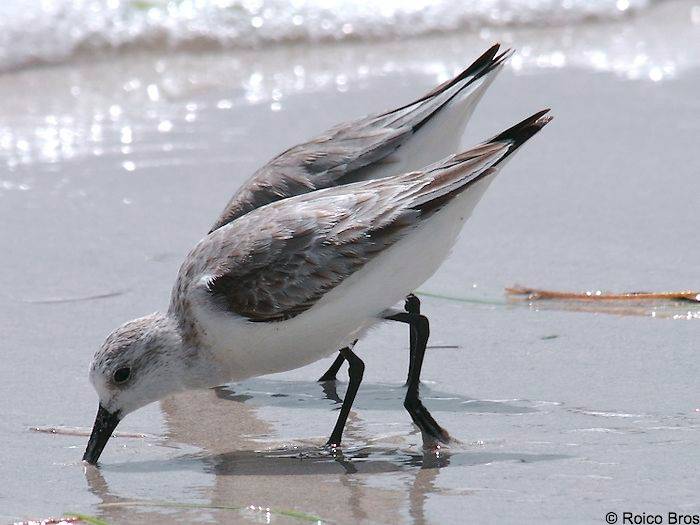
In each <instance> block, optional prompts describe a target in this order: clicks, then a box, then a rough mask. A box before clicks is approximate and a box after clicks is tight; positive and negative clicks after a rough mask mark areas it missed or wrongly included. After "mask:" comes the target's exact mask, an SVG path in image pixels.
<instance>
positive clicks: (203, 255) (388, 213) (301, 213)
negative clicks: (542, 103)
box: [176, 111, 549, 322]
mask: <svg viewBox="0 0 700 525" xmlns="http://www.w3.org/2000/svg"><path fill="white" fill-rule="evenodd" d="M545 113H546V111H544V112H540V113H537V114H535V115H533V116H532V117H530V118H528V119H526V120H524V121H523V122H521V123H520V124H518V125H516V126H514V127H512V128H510V129H509V130H507V131H505V132H503V133H501V134H499V135H498V136H496V137H494V138H493V139H491V140H490V141H488V142H486V143H484V144H482V145H480V146H477V147H476V148H473V149H471V150H469V151H466V152H464V153H461V154H459V155H453V156H451V157H448V158H447V159H444V160H443V161H441V162H439V163H436V164H434V165H432V166H429V167H428V168H426V169H425V170H422V171H419V172H412V173H408V174H404V175H398V176H393V177H387V178H384V179H380V180H374V181H365V182H358V183H354V184H349V185H344V186H339V187H335V188H330V189H326V190H320V191H317V192H313V193H309V194H305V195H301V196H297V197H293V198H289V199H285V200H282V201H279V202H275V203H273V204H270V205H268V206H264V207H262V208H259V209H256V210H254V211H252V212H250V213H248V214H246V215H244V216H243V217H240V218H239V219H237V220H235V221H234V222H232V223H230V224H228V225H226V226H225V227H222V228H220V229H218V230H216V231H214V232H213V233H211V234H210V235H208V236H207V237H206V238H205V239H204V240H203V241H202V242H201V243H200V244H199V245H198V246H197V247H196V248H195V250H194V251H193V252H192V253H191V254H190V256H189V257H188V261H194V260H200V261H201V260H204V261H207V263H206V267H204V268H201V269H198V270H197V273H198V274H200V275H202V277H201V279H199V280H198V281H197V284H196V286H201V287H204V288H205V291H206V294H208V297H209V298H210V300H211V301H212V302H213V303H214V304H215V305H216V307H217V308H219V309H223V310H225V311H228V312H230V313H232V314H235V315H238V316H241V317H244V318H246V319H249V320H250V321H259V322H269V321H281V320H285V319H290V318H292V317H295V316H297V315H299V314H301V313H303V312H304V311H306V310H308V309H309V308H311V307H312V306H313V305H314V304H315V303H316V302H317V301H318V300H319V299H320V298H321V297H323V295H324V294H326V293H327V292H328V291H329V290H332V289H333V288H335V287H336V286H337V285H338V284H340V283H341V282H343V280H345V279H346V278H347V277H349V276H350V275H352V274H353V273H355V272H356V271H357V270H358V269H360V268H362V267H363V266H364V265H365V264H366V263H367V262H368V261H370V260H372V258H374V257H375V256H376V255H377V254H379V253H381V252H382V251H383V250H385V249H387V248H388V247H390V246H391V245H393V244H394V243H395V242H397V241H398V240H399V239H401V238H402V237H403V236H404V235H406V234H408V233H409V232H410V231H411V230H412V229H413V228H414V227H416V226H417V225H418V224H420V222H421V221H424V220H426V219H427V218H428V217H429V216H430V215H432V214H433V213H434V212H436V211H437V210H439V209H440V208H441V207H442V206H444V205H445V204H446V203H447V202H449V201H450V200H451V199H452V198H453V197H454V196H456V195H457V194H459V193H461V192H462V191H464V190H466V189H467V188H468V187H469V186H470V185H471V184H473V183H474V182H476V181H477V180H479V179H480V178H482V177H484V176H486V175H487V174H490V173H493V172H494V171H495V170H496V169H497V166H498V165H499V163H500V162H502V161H503V160H504V159H505V158H506V157H508V156H509V155H510V154H511V153H512V152H513V151H515V150H516V149H517V148H518V147H519V146H520V145H522V144H523V143H524V142H525V141H526V140H527V139H528V138H530V137H531V136H532V135H534V134H535V133H536V132H537V131H539V130H540V129H541V128H542V127H543V126H544V125H545V124H546V123H547V122H548V121H549V117H547V116H545ZM188 261H186V262H185V264H184V265H183V269H181V276H182V275H184V274H188V275H187V276H186V277H185V278H183V279H179V280H178V281H179V282H180V284H182V283H184V282H188V281H190V282H191V275H192V273H193V272H194V271H195V270H194V269H193V268H192V267H191V264H190V263H188ZM188 264H190V266H188ZM176 286H177V285H176Z"/></svg>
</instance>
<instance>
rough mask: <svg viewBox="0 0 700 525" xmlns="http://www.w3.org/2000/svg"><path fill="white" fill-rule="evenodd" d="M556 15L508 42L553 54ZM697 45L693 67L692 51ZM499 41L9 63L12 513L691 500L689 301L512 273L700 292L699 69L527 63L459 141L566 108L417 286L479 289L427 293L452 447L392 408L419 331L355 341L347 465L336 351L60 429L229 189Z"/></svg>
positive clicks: (444, 511)
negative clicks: (656, 72) (358, 378)
mask: <svg viewBox="0 0 700 525" xmlns="http://www.w3.org/2000/svg"><path fill="white" fill-rule="evenodd" d="M677 5H678V6H680V7H679V8H681V7H682V8H683V9H686V12H687V13H689V12H690V11H689V10H688V9H689V8H690V7H691V6H692V5H693V4H692V3H680V4H677ZM642 22H643V24H647V25H648V26H650V27H652V28H653V27H654V21H653V20H646V21H642ZM643 24H642V25H643ZM683 27H685V30H687V31H688V32H690V33H691V34H696V33H697V26H693V25H692V24H691V25H688V26H683ZM618 29H619V28H618ZM618 29H616V27H615V26H611V27H608V31H611V32H612V34H611V35H609V39H610V41H613V40H615V39H616V38H618V37H619V35H617V33H615V31H617V30H618ZM657 29H658V28H657ZM595 30H596V31H602V29H600V28H599V27H598V28H597V29H595ZM659 30H660V29H659ZM565 31H566V30H565V29H562V30H557V31H554V30H551V31H548V32H543V33H540V34H539V36H538V35H536V34H535V33H533V32H527V33H523V34H520V33H515V34H510V36H509V38H510V39H511V41H512V42H513V44H514V45H516V46H518V47H519V48H520V49H521V50H522V48H523V45H525V47H529V48H530V53H532V54H534V56H545V55H546V50H547V49H551V47H548V46H551V45H552V42H561V39H562V38H563V36H562V35H563V33H564V32H565ZM693 31H695V33H692V32H693ZM623 33H624V32H623ZM616 35H617V36H616ZM693 42H700V39H697V40H694V41H693V40H690V39H689V40H688V47H687V50H686V53H687V56H698V51H700V49H698V44H694V43H693ZM519 44H521V45H519ZM691 45H692V46H694V47H691ZM400 47H402V48H403V49H399V48H400ZM485 47H486V44H485V43H484V42H481V41H477V40H475V39H473V38H468V37H465V38H464V40H463V41H461V42H460V41H459V39H455V38H453V37H446V38H445V39H443V40H441V39H439V38H435V39H426V40H422V41H408V42H407V43H405V44H404V45H403V46H398V44H391V43H389V44H382V45H378V44H377V45H372V46H364V47H363V45H360V44H353V45H349V46H347V47H344V46H338V47H336V48H334V49H333V50H332V51H326V52H324V51H317V50H316V51H309V50H304V48H293V49H288V50H286V51H284V52H282V51H270V52H269V53H267V54H266V53H262V54H257V55H256V54H251V55H244V54H243V55H240V54H234V55H216V54H211V55H206V56H204V57H200V58H198V57H196V56H194V55H189V56H179V57H172V56H162V57H152V56H149V55H143V56H135V57H129V58H128V59H123V60H115V61H113V62H111V63H109V64H104V63H100V62H91V63H84V64H77V65H72V66H63V67H60V68H51V69H49V68H47V69H41V70H34V71H25V72H22V73H16V74H13V75H5V76H3V77H0V92H2V94H3V97H5V100H7V101H8V102H9V103H8V104H7V105H6V107H4V108H3V109H2V110H1V111H0V114H1V115H2V117H3V119H2V120H3V133H4V134H3V135H2V137H5V138H4V139H3V138H2V137H0V154H1V155H2V162H3V164H2V165H3V168H2V169H1V171H0V223H1V224H3V228H2V229H0V239H1V241H2V243H3V245H4V246H5V252H4V258H3V265H2V272H1V273H0V305H1V306H0V311H1V312H2V320H3V327H4V337H3V356H4V360H5V364H4V366H3V367H2V368H0V381H1V382H2V384H3V385H4V389H3V393H4V396H3V397H4V401H3V402H2V404H1V406H2V413H3V417H2V418H0V442H2V444H3V446H2V450H1V451H0V464H1V465H2V472H3V474H2V483H1V484H0V521H13V520H18V519H27V518H32V517H33V518H40V517H46V516H48V515H58V514H62V513H65V512H70V511H74V512H83V513H87V514H92V515H97V516H100V517H102V518H104V519H106V520H107V521H109V522H114V523H119V522H125V521H127V520H128V521H129V522H133V523H154V522H169V521H171V520H173V519H177V520H180V521H200V522H213V521H227V522H234V523H237V522H241V523H248V522H250V521H253V522H260V521H263V522H268V521H269V522H274V523H299V522H304V521H308V520H310V519H313V518H310V516H317V517H320V518H322V519H323V520H328V521H332V522H337V523H356V522H363V523H388V522H401V523H454V522H457V521H460V520H461V519H462V518H463V517H464V516H468V517H469V519H470V520H472V521H475V522H479V523H489V522H519V523H542V522H555V523H560V522H595V523H601V522H602V520H603V517H604V515H605V513H607V512H609V511H616V512H622V511H634V512H640V513H641V512H647V513H648V512H652V511H653V512H667V511H676V512H685V513H698V512H700V501H699V500H698V495H697V466H698V463H699V461H700V453H699V452H698V450H700V449H699V448H698V445H700V439H699V437H698V424H699V419H700V399H699V398H698V388H697V377H698V366H697V363H698V360H697V344H696V343H695V339H694V336H695V335H696V334H697V328H698V326H699V325H697V324H696V323H697V321H696V320H694V319H691V320H681V319H673V316H674V315H676V316H678V317H683V316H684V315H683V314H686V313H690V314H695V313H697V307H694V306H693V305H684V304H679V305H672V306H667V307H666V308H672V309H673V311H672V313H673V315H670V316H663V317H664V318H663V319H658V318H654V317H652V316H651V310H648V311H647V310H645V309H642V310H639V309H638V310H635V311H634V312H632V313H633V315H608V314H605V313H596V312H590V311H576V310H573V311H572V308H573V305H562V306H563V307H562V308H558V307H557V308H535V307H530V306H528V305H527V304H513V303H509V302H508V301H507V300H506V298H505V296H504V294H503V289H504V288H505V287H506V286H511V285H513V284H515V283H520V284H523V285H525V286H536V287H542V288H550V289H564V290H585V289H600V288H602V289H607V290H613V291H629V290H642V289H648V290H658V291H664V290H671V289H686V288H697V287H698V284H697V283H698V272H697V261H698V258H699V256H700V251H699V249H698V243H697V224H696V221H695V220H694V218H695V215H696V210H697V208H698V204H700V201H698V195H700V179H699V178H698V177H697V166H698V163H699V161H700V158H699V157H698V152H697V137H698V136H700V120H698V117H699V116H700V105H698V98H697V86H698V84H699V83H700V68H698V65H697V63H693V62H688V61H686V62H684V64H686V65H685V66H684V67H683V68H675V69H674V70H673V71H674V74H673V75H669V76H667V77H664V78H662V79H656V80H654V79H652V78H650V77H649V76H648V75H644V76H641V77H639V79H638V80H631V79H630V76H633V75H627V74H626V73H625V72H626V71H627V70H624V71H614V70H610V69H602V70H601V69H595V68H593V69H591V68H588V67H586V65H585V64H578V66H579V67H576V66H575V65H571V64H570V63H565V64H563V65H561V66H560V67H554V68H552V67H549V68H544V67H540V68H537V67H534V66H533V67H530V68H525V69H518V68H517V67H511V68H510V69H507V70H505V71H504V72H503V73H502V75H501V76H500V78H499V79H498V80H497V81H496V82H495V83H494V85H493V86H492V88H491V89H490V91H489V93H488V94H487V95H486V97H485V98H484V100H483V102H482V103H481V105H480V107H479V108H478V110H477V112H476V114H475V116H474V119H473V122H472V125H471V126H470V127H469V130H468V132H467V136H466V137H465V141H464V142H465V144H471V143H474V142H476V141H477V140H479V139H482V138H484V137H487V136H490V135H492V134H494V133H495V132H496V131H498V130H500V129H503V128H504V127H506V126H508V125H510V124H512V123H513V122H515V121H517V120H518V119H519V118H521V117H523V116H525V115H527V114H529V113H532V112H534V111H536V110H538V109H540V108H542V107H552V108H553V113H554V115H555V121H554V122H552V123H551V124H550V125H549V126H548V127H547V128H546V129H545V130H544V131H543V132H542V133H541V134H540V135H539V136H538V137H536V138H535V139H534V140H533V141H532V143H531V144H528V146H527V147H526V148H524V149H523V151H522V152H521V153H519V155H518V157H517V158H516V159H514V161H513V162H512V163H510V164H509V165H508V167H507V168H506V169H505V170H504V172H503V173H502V174H501V175H500V176H499V179H498V180H497V181H495V182H494V183H493V184H492V185H491V187H490V189H489V191H488V193H487V194H486V196H485V197H484V199H483V201H482V203H481V204H480V206H479V207H478V208H477V210H476V212H475V215H474V216H473V218H472V220H471V221H470V222H469V223H468V224H467V226H466V228H465V232H464V235H463V237H462V239H461V240H460V242H459V244H458V246H457V247H456V249H455V252H454V254H453V256H452V257H451V258H450V260H449V261H448V262H446V263H445V265H444V266H443V268H442V269H441V270H440V272H439V273H438V274H436V275H435V276H434V277H433V278H432V279H431V280H430V281H429V282H428V283H426V284H425V286H424V287H423V290H424V291H425V292H428V293H430V294H436V295H440V296H449V297H454V298H457V299H466V301H460V300H448V299H444V298H440V297H432V296H428V295H426V296H424V297H423V309H424V311H425V312H426V313H427V314H428V315H429V317H430V318H431V322H432V339H431V344H432V345H434V346H436V347H437V348H432V349H431V350H430V351H429V353H428V355H427V357H426V363H425V367H424V374H423V378H424V380H425V385H424V388H423V395H424V399H425V402H426V405H427V406H428V407H430V408H432V410H433V413H434V415H435V417H436V419H438V420H439V421H440V422H441V423H443V424H444V426H445V427H446V428H447V429H448V430H449V431H450V432H451V434H452V435H453V436H454V437H456V438H457V439H459V440H460V441H461V443H460V444H458V445H455V446H453V447H450V448H449V449H443V450H441V451H440V452H439V454H435V453H429V454H423V453H422V451H421V448H420V436H419V435H417V434H416V432H415V429H414V427H413V426H412V424H411V422H410V419H409V417H408V415H407V414H406V413H405V411H404V410H403V408H402V402H401V400H402V396H403V389H402V386H401V384H402V382H403V380H404V378H405V373H406V366H407V348H406V347H407V339H408V335H407V331H406V330H405V327H402V326H390V325H387V326H383V327H381V328H380V329H378V330H376V331H374V332H373V333H371V334H370V336H369V337H368V338H367V339H366V340H365V341H362V342H361V343H360V344H359V345H358V352H360V353H361V355H362V357H363V359H365V362H366V364H367V371H366V374H365V383H364V384H363V385H362V387H361V389H360V392H359V394H358V398H357V401H356V405H355V410H354V411H353V413H352V414H351V418H350V420H349V423H348V427H347V432H346V446H345V449H344V451H343V454H342V456H338V457H329V456H325V455H322V454H319V453H318V445H320V444H322V443H323V442H324V439H325V438H326V437H327V434H328V432H329V431H330V429H331V428H332V425H333V423H334V420H335V417H336V414H337V412H336V411H335V409H337V406H338V405H337V399H338V398H342V395H343V392H344V388H345V383H344V382H341V383H339V385H338V392H333V391H332V390H329V389H327V388H326V389H325V390H324V388H323V386H322V385H319V384H318V383H316V382H314V379H315V378H317V377H318V376H319V375H320V374H321V372H322V371H323V369H324V368H325V367H326V366H327V365H328V364H329V363H328V362H320V363H316V364H314V365H312V366H309V367H306V368H303V369H300V370H296V371H292V372H289V373H286V374H279V375H275V376H269V377H265V378H259V379H255V380H250V381H246V382H244V383H241V384H236V385H227V386H225V387H223V388H220V389H217V390H211V391H204V392H193V393H188V394H184V395H181V396H177V397H174V398H172V399H168V400H166V401H164V402H163V403H162V404H161V405H160V406H157V405H152V406H150V407H147V408H146V409H144V410H141V411H139V412H137V413H135V414H133V415H130V416H129V418H127V419H126V420H125V421H124V423H123V424H122V425H121V426H120V430H121V431H122V432H124V433H126V434H137V435H141V434H142V435H144V437H131V436H128V435H127V436H123V437H115V438H114V439H113V440H112V442H110V444H109V445H108V446H107V449H106V450H105V453H104V455H103V463H102V465H101V467H100V468H99V469H97V468H93V467H89V468H85V467H83V465H82V464H81V463H80V461H79V459H80V457H81V455H82V451H83V449H84V446H85V443H86V437H85V436H82V435H73V434H71V430H73V431H74V430H75V427H77V428H78V429H79V430H80V429H83V430H85V431H87V430H88V428H87V427H89V425H90V424H91V423H92V420H93V417H94V411H95V409H96V399H95V395H94V392H93V390H92V388H91V386H90V385H89V383H88V380H87V373H86V371H87V366H88V363H89V360H90V357H91V355H92V353H93V352H94V350H95V349H96V348H97V346H98V345H99V344H100V343H101V341H102V339H103V337H104V336H105V335H106V334H107V333H108V332H109V331H110V330H111V329H112V328H114V327H115V326H116V325H117V324H119V323H120V322H122V321H123V320H125V319H128V318H131V317H134V316H137V315H142V314H144V313H147V312H149V311H153V310H156V309H158V308H164V307H165V305H167V298H168V294H169V291H170V286H171V284H172V281H173V279H174V276H175V273H176V271H177V267H178V265H179V263H180V261H181V259H182V257H183V255H184V254H185V253H186V252H187V251H188V249H189V248H190V247H191V246H192V245H193V244H194V243H195V242H196V241H197V240H198V239H199V238H200V237H201V235H202V234H203V232H205V231H206V230H207V228H208V227H209V225H210V223H211V222H212V221H213V220H214V218H215V217H216V215H217V214H218V212H219V210H220V209H221V207H222V206H223V205H224V204H225V202H226V201H227V200H228V198H229V196H230V194H231V193H232V192H233V190H234V189H235V187H236V186H237V185H238V184H239V183H240V182H241V181H242V180H244V178H245V177H246V176H247V175H248V174H249V173H251V171H252V170H253V169H255V167H257V166H258V165H260V164H261V163H262V162H264V161H265V160H266V159H268V158H269V157H270V156H272V155H273V154H275V153H277V152H278V151H280V150H282V149H284V148H285V147H287V146H289V145H290V144H294V143H296V142H298V141H300V140H303V139H305V138H308V137H310V136H313V135H314V134H316V133H317V132H319V131H321V130H323V129H324V128H326V127H328V126H330V125H332V124H335V123H336V122H338V121H341V120H343V119H347V118H352V117H355V116H357V115H360V114H363V113H366V112H368V111H373V110H380V109H384V108H387V107H390V106H393V105H397V104H399V103H402V102H405V101H406V100H409V99H410V98H411V97H415V96H417V95H419V94H421V93H422V92H423V91H425V90H427V89H428V88H430V87H431V86H432V85H433V84H434V83H435V82H437V81H438V80H441V79H442V78H443V77H444V75H446V74H450V73H451V72H452V71H453V70H454V69H455V68H456V67H458V66H459V65H465V64H466V63H467V62H468V61H469V57H474V56H476V55H477V54H479V53H480V52H481V51H482V49H483V48H485ZM443 50H444V56H445V57H446V58H444V59H443V58H442V56H443ZM414 51H415V52H414ZM609 56H612V57H614V56H615V54H614V53H611V55H609ZM458 57H468V58H465V59H464V60H460V59H458ZM253 61H255V68H256V69H254V71H255V72H256V73H258V74H259V76H255V73H253V74H251V73H250V70H249V69H248V65H249V64H251V63H253ZM674 64H675V63H674ZM299 68H301V69H299ZM278 69H279V71H282V73H280V76H278V77H275V71H277V70H278ZM343 71H347V72H349V74H348V75H347V76H346V77H342V75H343ZM285 72H288V73H289V75H286V74H284V73H285ZM300 72H301V73H303V74H297V73H300ZM339 75H341V76H340V77H339ZM151 86H154V87H151ZM74 88H76V89H77V91H76V89H74ZM130 88H133V89H131V90H129V89H130ZM20 108H24V111H20ZM3 140H4V142H3ZM618 313H623V314H624V313H630V312H618ZM685 317H687V316H685ZM690 317H691V318H692V317H693V315H690ZM341 376H342V377H345V376H344V373H341ZM31 427H58V428H59V430H61V429H64V428H65V429H66V430H67V431H68V432H67V433H60V432H59V433H55V434H51V433H45V432H36V431H33V430H30V428H31ZM78 433H79V432H78ZM134 501H141V502H142V503H140V504H139V505H136V506H134V505H133V504H130V502H134ZM143 501H145V502H146V503H147V504H144V503H143ZM163 501H165V502H170V503H169V505H171V506H169V507H168V506H155V504H156V503H159V502H163ZM173 503H177V504H186V505H195V506H199V507H198V508H191V509H183V508H176V507H173V506H172V504H173ZM217 506H218V507H226V508H214V507H217ZM250 506H253V508H250ZM268 508H270V509H272V510H271V511H270V512H269V513H268V511H267V510H266V509H268ZM289 511H298V512H301V513H303V515H302V514H299V515H297V514H294V512H291V513H290V512H289Z"/></svg>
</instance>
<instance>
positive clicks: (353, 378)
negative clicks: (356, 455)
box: [326, 347, 365, 447]
mask: <svg viewBox="0 0 700 525" xmlns="http://www.w3.org/2000/svg"><path fill="white" fill-rule="evenodd" d="M340 355H342V356H343V357H344V358H345V359H347V361H348V364H349V365H350V367H349V369H348V375H349V376H350V384H349V385H348V390H347V392H345V399H343V406H342V407H341V409H340V414H338V421H337V422H336V424H335V427H334V428H333V433H332V434H331V437H330V439H329V440H328V443H326V445H327V446H329V447H337V446H340V441H341V439H342V437H343V429H344V428H345V422H346V421H347V420H348V416H349V415H350V409H351V408H352V403H353V401H355V395H356V394H357V389H358V388H360V383H361V382H362V375H363V374H364V373H365V364H364V363H363V362H362V359H360V358H359V357H357V356H356V355H355V353H354V352H353V351H352V350H350V349H349V348H347V347H346V348H342V349H341V350H340Z"/></svg>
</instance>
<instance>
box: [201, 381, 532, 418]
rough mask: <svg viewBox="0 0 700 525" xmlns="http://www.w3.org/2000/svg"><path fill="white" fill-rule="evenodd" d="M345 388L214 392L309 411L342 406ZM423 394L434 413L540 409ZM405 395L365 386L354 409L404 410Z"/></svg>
mask: <svg viewBox="0 0 700 525" xmlns="http://www.w3.org/2000/svg"><path fill="white" fill-rule="evenodd" d="M346 386H347V384H346V383H344V382H342V381H324V382H318V381H281V380H275V379H269V378H255V379H250V380H247V381H242V382H240V383H236V384H233V385H224V386H220V387H216V388H215V389H214V391H215V392H216V396H217V397H218V398H219V399H227V400H231V401H237V402H239V403H245V404H247V405H251V406H254V407H263V406H264V407H279V408H295V409H310V408H327V407H328V406H329V405H330V406H333V405H337V406H339V405H340V404H341V403H342V394H344V390H345V388H346ZM339 390H340V393H339V392H338V391H339ZM420 392H421V399H422V400H423V402H424V403H425V405H426V406H427V407H428V408H429V409H430V410H431V411H435V412H468V413H494V414H526V413H532V412H537V411H538V410H537V408H534V407H531V406H527V404H528V401H526V400H523V401H522V402H517V401H516V402H502V401H485V400H480V399H473V398H469V397H466V396H462V395H460V394H455V393H452V392H444V391H440V390H437V389H434V388H433V387H431V385H430V384H426V383H423V384H421V387H420ZM405 395H406V388H405V387H404V386H402V385H395V384H386V383H363V384H362V387H361V389H360V392H359V393H358V395H357V398H356V399H355V402H354V403H353V408H356V409H360V410H403V399H404V396H405ZM515 403H517V404H515Z"/></svg>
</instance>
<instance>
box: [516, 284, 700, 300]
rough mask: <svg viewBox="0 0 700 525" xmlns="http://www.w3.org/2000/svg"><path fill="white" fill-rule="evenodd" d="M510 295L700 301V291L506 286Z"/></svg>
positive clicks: (531, 297) (567, 298)
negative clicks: (564, 290) (626, 290)
mask: <svg viewBox="0 0 700 525" xmlns="http://www.w3.org/2000/svg"><path fill="white" fill-rule="evenodd" d="M506 293H507V294H509V295H524V296H526V297H525V299H527V300H533V301H536V300H548V299H564V300H575V301H657V300H665V301H690V302H693V303H700V292H694V291H690V290H687V291H680V292H625V293H607V292H601V291H595V292H557V291H553V290H541V289H537V288H524V287H520V286H514V287H511V288H506Z"/></svg>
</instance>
